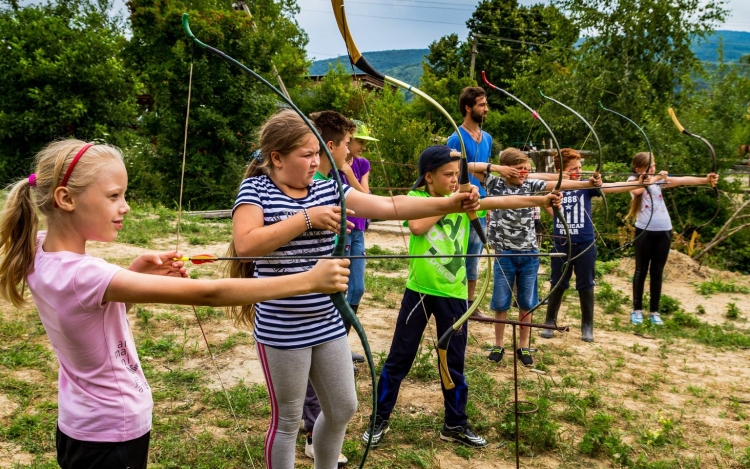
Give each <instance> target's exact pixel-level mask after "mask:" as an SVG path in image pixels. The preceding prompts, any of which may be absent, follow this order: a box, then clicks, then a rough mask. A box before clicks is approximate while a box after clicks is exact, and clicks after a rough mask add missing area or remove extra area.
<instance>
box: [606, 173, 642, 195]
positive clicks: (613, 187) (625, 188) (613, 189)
mask: <svg viewBox="0 0 750 469" xmlns="http://www.w3.org/2000/svg"><path fill="white" fill-rule="evenodd" d="M651 183H652V181H651V180H650V178H648V177H646V178H645V179H644V180H643V181H641V179H640V178H639V179H635V180H633V181H629V182H605V183H603V184H602V186H601V187H600V189H601V190H602V192H604V193H606V194H619V193H622V192H630V191H632V190H633V189H634V188H638V189H640V190H641V191H644V190H645V189H644V187H643V186H644V184H646V185H648V184H651Z"/></svg>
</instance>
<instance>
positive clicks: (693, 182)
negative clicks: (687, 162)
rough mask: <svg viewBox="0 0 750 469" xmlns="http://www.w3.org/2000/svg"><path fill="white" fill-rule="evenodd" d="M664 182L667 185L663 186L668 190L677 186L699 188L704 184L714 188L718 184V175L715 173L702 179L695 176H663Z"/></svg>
mask: <svg viewBox="0 0 750 469" xmlns="http://www.w3.org/2000/svg"><path fill="white" fill-rule="evenodd" d="M664 180H665V181H667V182H668V183H669V185H667V186H665V187H668V188H672V187H679V186H701V185H704V184H705V185H711V186H715V185H716V184H717V183H718V182H719V175H718V174H716V173H709V174H707V175H706V177H704V178H701V177H695V176H681V177H672V176H669V175H664Z"/></svg>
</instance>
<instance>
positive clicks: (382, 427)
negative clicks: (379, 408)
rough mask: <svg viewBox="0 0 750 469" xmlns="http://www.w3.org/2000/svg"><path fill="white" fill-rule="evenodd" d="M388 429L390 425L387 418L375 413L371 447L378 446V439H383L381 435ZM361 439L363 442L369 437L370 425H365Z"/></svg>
mask: <svg viewBox="0 0 750 469" xmlns="http://www.w3.org/2000/svg"><path fill="white" fill-rule="evenodd" d="M388 430H390V427H389V426H388V420H387V419H384V418H383V417H381V416H379V415H376V416H375V432H374V433H373V434H372V444H371V446H372V447H373V448H377V447H378V446H380V441H381V440H382V439H383V436H384V435H385V434H386V433H388ZM362 439H363V440H365V443H367V441H368V440H369V439H370V427H369V426H368V427H367V430H365V434H364V435H362Z"/></svg>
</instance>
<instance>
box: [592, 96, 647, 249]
mask: <svg viewBox="0 0 750 469" xmlns="http://www.w3.org/2000/svg"><path fill="white" fill-rule="evenodd" d="M599 107H601V108H602V109H604V110H605V111H607V112H611V113H612V114H614V115H616V116H620V117H622V118H623V119H625V120H626V121H628V122H630V123H631V124H633V125H634V126H635V128H636V129H638V131H639V132H640V133H641V135H643V138H644V139H645V140H646V145H648V168H647V169H646V172H648V171H650V170H651V163H653V162H654V152H653V150H652V148H651V141H650V140H649V139H648V135H646V132H645V131H644V130H643V128H641V126H640V125H638V124H636V123H635V122H634V121H633V120H632V119H630V118H629V117H627V116H624V115H622V114H620V113H619V112H617V111H613V110H612V109H607V108H606V107H604V105H603V104H602V102H601V101H599ZM644 189H646V194H648V198H649V200H651V215H650V216H649V217H648V223H646V226H645V227H644V228H643V231H641V234H639V235H638V236H636V237H635V238H633V239H632V240H631V241H630V242H628V243H625V244H623V245H622V246H620V247H619V248H617V249H615V250H614V251H612V253H615V252H617V251H620V250H622V249H625V248H627V247H629V246H632V245H634V244H635V242H636V241H637V240H638V238H640V237H641V236H643V235H644V234H645V233H646V230H647V229H648V227H649V225H651V220H652V219H653V218H654V212H655V211H656V210H655V209H654V196H653V195H651V191H650V190H649V188H648V186H647V185H646V186H644Z"/></svg>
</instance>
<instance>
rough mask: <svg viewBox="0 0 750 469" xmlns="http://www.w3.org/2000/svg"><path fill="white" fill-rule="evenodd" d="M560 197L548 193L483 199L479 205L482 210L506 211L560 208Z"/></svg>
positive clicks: (559, 195)
mask: <svg viewBox="0 0 750 469" xmlns="http://www.w3.org/2000/svg"><path fill="white" fill-rule="evenodd" d="M561 201H562V195H561V194H559V193H557V194H555V193H549V194H547V195H509V196H504V197H485V198H484V199H482V200H481V202H480V203H479V206H480V207H481V209H482V210H495V209H501V210H508V209H515V208H530V207H552V206H556V207H558V208H559V207H560V203H561Z"/></svg>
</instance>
